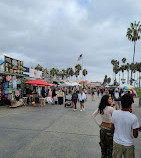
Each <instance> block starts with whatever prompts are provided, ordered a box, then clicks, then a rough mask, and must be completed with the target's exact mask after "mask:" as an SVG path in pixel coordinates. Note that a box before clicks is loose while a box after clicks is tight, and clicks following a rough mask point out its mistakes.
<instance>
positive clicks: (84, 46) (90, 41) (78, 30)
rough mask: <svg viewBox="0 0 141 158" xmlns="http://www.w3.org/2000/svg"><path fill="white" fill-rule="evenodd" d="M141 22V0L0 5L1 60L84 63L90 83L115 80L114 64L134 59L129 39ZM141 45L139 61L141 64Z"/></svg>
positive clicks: (2, 0) (1, 0)
mask: <svg viewBox="0 0 141 158" xmlns="http://www.w3.org/2000/svg"><path fill="white" fill-rule="evenodd" d="M135 20H136V21H140V20H141V1H140V0H134V1H133V0H122V1H113V0H99V1H98V0H40V1H39V0H0V37H1V38H0V55H3V53H4V54H6V55H8V56H10V57H13V58H16V59H19V60H22V61H24V65H25V66H33V67H34V66H36V65H37V64H38V63H39V64H41V65H42V66H43V67H47V68H48V69H50V68H52V67H56V68H59V69H62V68H64V69H66V68H67V67H73V68H74V66H75V65H76V64H77V63H80V64H81V63H82V62H81V61H80V62H78V61H77V58H78V56H79V55H80V54H83V65H84V68H86V69H87V70H88V76H87V79H88V80H89V81H103V78H104V75H106V74H107V75H108V76H109V77H112V65H111V60H112V59H117V60H120V61H121V59H122V58H123V57H126V58H127V61H128V62H131V61H132V58H133V43H132V42H130V41H128V39H127V37H126V32H127V28H128V27H129V26H130V23H131V22H134V21H135ZM140 54H141V40H140V41H138V42H137V46H136V55H135V61H137V62H141V55H140Z"/></svg>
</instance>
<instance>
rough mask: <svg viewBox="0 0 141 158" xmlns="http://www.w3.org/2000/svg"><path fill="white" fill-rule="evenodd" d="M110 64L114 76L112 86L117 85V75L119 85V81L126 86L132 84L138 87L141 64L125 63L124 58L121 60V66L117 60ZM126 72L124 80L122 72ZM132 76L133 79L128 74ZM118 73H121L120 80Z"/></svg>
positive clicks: (140, 76)
mask: <svg viewBox="0 0 141 158" xmlns="http://www.w3.org/2000/svg"><path fill="white" fill-rule="evenodd" d="M111 64H112V65H113V72H114V74H115V77H114V84H117V83H118V82H117V75H119V84H120V81H122V84H124V83H125V82H126V81H127V84H131V85H132V83H133V82H134V84H135V83H136V84H137V83H138V85H139V86H140V79H141V75H140V73H141V62H139V63H138V62H136V63H131V64H130V63H126V58H122V60H121V64H120V62H119V61H118V60H114V59H113V60H111ZM125 71H126V72H127V80H126V79H125V78H124V72H125ZM131 72H132V74H134V77H133V76H132V75H131V76H129V75H130V74H131ZM120 73H122V78H121V79H120Z"/></svg>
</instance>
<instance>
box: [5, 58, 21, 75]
mask: <svg viewBox="0 0 141 158" xmlns="http://www.w3.org/2000/svg"><path fill="white" fill-rule="evenodd" d="M5 72H8V73H14V74H23V61H19V60H16V59H13V58H10V57H7V56H5Z"/></svg>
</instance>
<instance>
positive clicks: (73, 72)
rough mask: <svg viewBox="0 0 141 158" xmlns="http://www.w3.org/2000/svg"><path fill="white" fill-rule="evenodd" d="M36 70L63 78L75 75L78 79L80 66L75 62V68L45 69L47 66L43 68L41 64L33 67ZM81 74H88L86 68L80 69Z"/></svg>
mask: <svg viewBox="0 0 141 158" xmlns="http://www.w3.org/2000/svg"><path fill="white" fill-rule="evenodd" d="M35 69H36V70H39V71H42V72H43V74H49V75H50V76H52V77H55V76H56V77H57V76H58V77H61V79H62V80H63V79H64V78H70V77H71V78H72V77H73V76H75V77H76V78H77V79H78V76H79V75H80V71H81V70H82V66H81V65H80V64H77V65H76V66H75V69H73V68H71V67H68V68H67V69H61V70H59V69H58V68H51V69H50V71H48V70H47V68H43V67H42V66H41V65H39V64H38V65H37V66H36V67H35ZM82 74H83V76H84V77H86V75H87V74H88V71H87V70H86V69H83V70H82Z"/></svg>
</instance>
